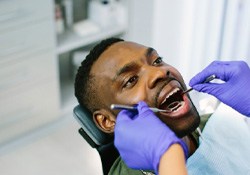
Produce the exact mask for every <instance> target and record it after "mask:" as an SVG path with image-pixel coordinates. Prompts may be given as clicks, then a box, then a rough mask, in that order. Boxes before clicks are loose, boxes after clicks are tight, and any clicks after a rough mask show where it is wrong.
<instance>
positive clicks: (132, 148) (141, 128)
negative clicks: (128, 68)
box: [115, 102, 188, 173]
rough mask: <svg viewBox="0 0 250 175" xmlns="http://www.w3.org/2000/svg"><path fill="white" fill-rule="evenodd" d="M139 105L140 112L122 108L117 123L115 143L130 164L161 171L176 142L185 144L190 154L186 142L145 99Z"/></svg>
mask: <svg viewBox="0 0 250 175" xmlns="http://www.w3.org/2000/svg"><path fill="white" fill-rule="evenodd" d="M137 109H138V113H137V112H133V111H128V110H122V111H121V112H120V113H119V114H118V117H117V121H116V125H115V146H116V148H117V149H118V151H119V153H120V155H121V157H122V159H123V160H124V161H125V163H126V164H127V166H128V167H130V168H133V169H143V170H155V172H157V173H158V165H159V162H160V158H161V156H162V155H163V154H164V153H165V152H166V151H167V150H168V148H169V147H170V146H171V145H172V144H174V143H179V144H180V145H181V146H182V147H183V150H184V153H185V157H186V158H187V156H188V148H187V146H186V144H185V143H184V142H183V141H182V140H181V139H179V138H178V137H177V136H176V135H175V133H174V132H173V131H171V130H170V129H169V127H167V125H165V124H164V123H163V122H162V121H161V120H160V119H159V118H157V117H156V116H155V114H154V113H153V112H152V111H151V110H150V109H149V108H148V106H147V104H146V103H145V102H139V103H138V106H137Z"/></svg>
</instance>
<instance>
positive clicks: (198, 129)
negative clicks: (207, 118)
mask: <svg viewBox="0 0 250 175" xmlns="http://www.w3.org/2000/svg"><path fill="white" fill-rule="evenodd" d="M196 131H197V132H198V134H199V135H200V138H201V140H203V137H202V134H201V129H200V128H199V127H198V128H196Z"/></svg>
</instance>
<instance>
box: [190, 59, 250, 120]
mask: <svg viewBox="0 0 250 175" xmlns="http://www.w3.org/2000/svg"><path fill="white" fill-rule="evenodd" d="M212 74H215V75H216V78H218V79H221V80H223V81H225V83H222V84H217V83H205V84H200V83H201V82H203V81H204V80H205V79H206V78H207V77H208V76H210V75H212ZM189 85H190V86H191V87H193V88H194V89H195V90H197V91H200V92H205V93H208V94H211V95H213V96H215V97H216V98H218V99H219V100H220V101H222V102H223V103H225V104H227V105H229V106H231V107H232V108H234V109H235V110H237V111H238V112H240V113H242V114H244V115H246V116H250V95H249V94H250V69H249V67H248V65H247V64H246V63H245V62H244V61H214V62H212V63H211V64H210V65H209V66H208V67H206V68H205V69H204V70H203V71H202V72H200V73H198V74H197V75H196V76H194V77H193V78H192V79H191V80H190V82H189Z"/></svg>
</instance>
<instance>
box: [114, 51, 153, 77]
mask: <svg viewBox="0 0 250 175" xmlns="http://www.w3.org/2000/svg"><path fill="white" fill-rule="evenodd" d="M154 51H155V49H154V48H152V47H149V48H147V50H146V52H145V57H146V58H148V57H150V56H151V55H152V53H153V52H154ZM137 66H138V65H137V64H136V63H135V62H131V63H128V64H125V65H124V66H123V67H122V68H121V69H119V70H118V71H117V72H116V75H115V77H114V78H113V80H112V81H115V80H116V79H117V77H119V76H120V75H121V74H124V73H126V72H130V71H132V70H134V69H135V68H136V67H137Z"/></svg>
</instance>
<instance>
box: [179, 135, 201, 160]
mask: <svg viewBox="0 0 250 175" xmlns="http://www.w3.org/2000/svg"><path fill="white" fill-rule="evenodd" d="M182 140H183V141H184V142H185V143H186V144H187V147H188V150H189V156H191V155H192V154H193V153H194V152H195V150H196V149H197V148H198V145H197V144H198V143H196V141H195V139H194V137H193V136H192V135H191V134H190V135H187V136H185V137H183V138H182Z"/></svg>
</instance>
